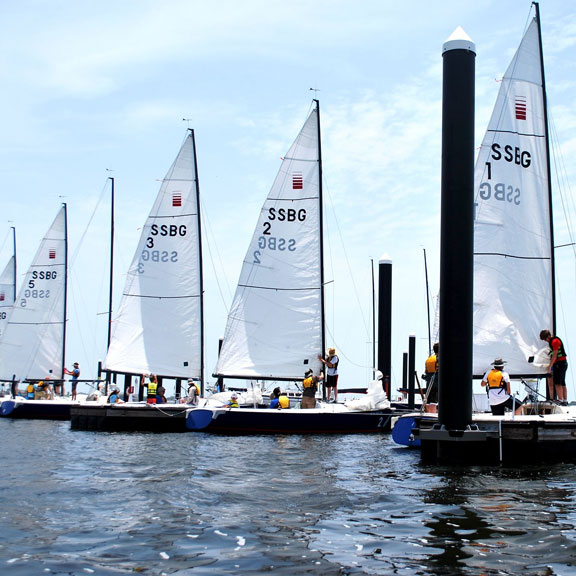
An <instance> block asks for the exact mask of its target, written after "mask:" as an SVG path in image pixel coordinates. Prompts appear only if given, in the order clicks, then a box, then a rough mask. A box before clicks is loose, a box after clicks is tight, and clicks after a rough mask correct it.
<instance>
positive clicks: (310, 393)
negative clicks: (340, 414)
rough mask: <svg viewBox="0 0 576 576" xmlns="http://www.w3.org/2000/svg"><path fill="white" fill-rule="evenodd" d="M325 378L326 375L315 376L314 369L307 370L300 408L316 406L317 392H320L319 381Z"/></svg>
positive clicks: (303, 382)
mask: <svg viewBox="0 0 576 576" xmlns="http://www.w3.org/2000/svg"><path fill="white" fill-rule="evenodd" d="M323 379H324V376H323V375H322V374H320V376H314V371H313V370H307V371H306V372H305V374H304V380H303V381H302V401H301V402H300V408H302V409H309V408H316V392H318V382H320V381H321V380H323Z"/></svg>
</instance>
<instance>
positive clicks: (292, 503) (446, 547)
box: [0, 419, 576, 576]
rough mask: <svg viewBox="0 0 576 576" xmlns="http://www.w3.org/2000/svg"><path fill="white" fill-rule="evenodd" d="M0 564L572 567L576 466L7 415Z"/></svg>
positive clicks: (11, 567) (90, 568)
mask: <svg viewBox="0 0 576 576" xmlns="http://www.w3.org/2000/svg"><path fill="white" fill-rule="evenodd" d="M0 434H1V437H2V444H1V446H2V448H1V453H2V476H1V478H2V482H1V483H0V526H1V535H0V574H2V575H4V574H7V575H10V576H12V575H14V576H21V575H26V576H28V575H36V574H74V575H76V574H96V575H118V574H134V573H143V574H147V575H160V574H177V575H194V576H196V575H204V574H206V575H208V574H209V575H219V574H242V575H248V574H262V573H273V574H281V575H299V574H322V575H346V574H351V575H353V574H354V575H355V574H399V575H433V574H441V575H444V574H445V575H459V574H462V575H468V574H474V575H476V574H478V575H480V574H487V575H488V574H490V575H491V574H525V575H553V574H558V575H572V574H576V532H575V530H574V524H575V523H576V468H575V466H574V465H573V464H558V465H555V466H547V467H540V466H532V467H526V468H524V469H522V470H514V469H505V468H442V467H430V466H423V465H421V463H420V458H419V453H418V452H416V451H414V452H412V451H409V450H406V449H403V448H399V447H396V446H395V445H394V444H393V442H392V439H391V438H390V437H389V436H387V435H363V436H310V437H308V436H269V437H268V436H259V437H238V438H233V437H222V436H210V435H205V434H193V433H189V434H161V435H154V434H140V433H133V434H114V433H95V432H84V431H71V430H70V429H69V423H68V422H48V421H46V422H42V421H36V422H32V421H17V420H15V421H12V420H7V419H0Z"/></svg>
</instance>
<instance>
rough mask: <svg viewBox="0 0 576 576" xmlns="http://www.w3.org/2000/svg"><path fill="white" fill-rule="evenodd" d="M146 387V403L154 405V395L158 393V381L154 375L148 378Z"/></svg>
mask: <svg viewBox="0 0 576 576" xmlns="http://www.w3.org/2000/svg"><path fill="white" fill-rule="evenodd" d="M148 380H149V381H148V385H147V386H146V403H147V404H156V394H157V393H158V379H157V378H156V374H150V376H148Z"/></svg>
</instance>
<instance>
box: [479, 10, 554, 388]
mask: <svg viewBox="0 0 576 576" xmlns="http://www.w3.org/2000/svg"><path fill="white" fill-rule="evenodd" d="M539 42H540V38H539V27H538V22H537V20H536V19H534V20H533V21H532V23H531V24H530V26H529V27H528V29H527V30H526V33H525V35H524V37H523V39H522V42H521V44H520V46H519V48H518V51H517V52H516V54H515V56H514V58H513V60H512V62H511V63H510V65H509V67H508V70H507V71H506V73H505V75H504V77H503V79H502V85H501V87H500V91H499V93H498V97H497V100H496V105H495V107H494V111H493V114H492V117H491V119H490V123H489V126H488V129H487V131H486V134H485V137H484V140H483V142H482V146H481V149H480V152H479V155H478V160H477V163H476V171H475V187H476V214H475V224H474V334H473V350H474V354H473V357H474V360H473V371H474V375H475V376H476V377H480V376H482V375H483V374H484V372H485V371H486V370H487V369H488V368H489V367H490V364H491V363H492V362H493V360H494V359H495V358H503V359H505V360H506V362H507V364H506V370H507V371H508V372H509V373H510V375H511V376H518V377H519V376H522V377H527V376H539V375H542V374H544V373H545V372H546V367H545V366H544V364H545V360H543V357H542V354H543V350H542V343H541V342H540V341H539V333H540V330H541V329H544V328H547V329H552V327H553V323H554V298H553V290H554V289H553V286H554V284H553V242H552V232H551V226H550V222H551V218H552V212H551V206H550V196H549V178H548V144H547V137H546V129H545V128H546V127H545V113H544V106H545V96H544V84H543V77H542V72H541V57H540V52H539V49H538V48H539Z"/></svg>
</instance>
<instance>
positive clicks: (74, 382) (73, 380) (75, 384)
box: [62, 362, 80, 400]
mask: <svg viewBox="0 0 576 576" xmlns="http://www.w3.org/2000/svg"><path fill="white" fill-rule="evenodd" d="M64 374H68V375H70V376H72V378H71V379H70V384H71V385H72V400H76V388H77V387H78V378H80V364H78V362H74V368H73V369H72V370H68V368H64ZM62 394H64V385H62Z"/></svg>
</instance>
